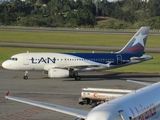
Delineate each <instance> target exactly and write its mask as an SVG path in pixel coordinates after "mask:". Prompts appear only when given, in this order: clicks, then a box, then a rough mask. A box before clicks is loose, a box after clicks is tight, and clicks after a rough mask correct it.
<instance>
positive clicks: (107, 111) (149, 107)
mask: <svg viewBox="0 0 160 120" xmlns="http://www.w3.org/2000/svg"><path fill="white" fill-rule="evenodd" d="M159 93H160V82H158V83H155V84H152V85H150V86H147V87H144V88H141V89H139V90H136V91H134V92H131V93H129V94H126V95H124V96H122V97H119V98H116V99H113V100H110V101H108V102H105V103H104V104H100V105H99V106H97V107H95V108H93V109H92V110H91V111H90V112H88V111H84V110H79V109H74V108H69V107H64V106H60V105H56V104H51V103H45V102H40V101H35V100H28V99H25V98H19V97H14V96H9V95H8V94H9V93H7V94H6V96H5V98H6V99H9V100H13V101H17V102H22V103H25V104H30V105H34V106H38V107H42V108H46V109H49V110H53V111H57V112H61V113H64V114H68V115H72V116H75V117H77V119H76V120H159V119H160V95H159Z"/></svg>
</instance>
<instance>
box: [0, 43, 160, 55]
mask: <svg viewBox="0 0 160 120" xmlns="http://www.w3.org/2000/svg"><path fill="white" fill-rule="evenodd" d="M0 46H1V47H25V48H27V47H28V48H47V49H74V50H91V51H99V50H100V51H111V52H112V51H119V50H121V49H122V48H123V46H87V45H63V44H39V43H15V42H14V43H13V42H0ZM145 52H150V53H160V48H153V47H146V48H145Z"/></svg>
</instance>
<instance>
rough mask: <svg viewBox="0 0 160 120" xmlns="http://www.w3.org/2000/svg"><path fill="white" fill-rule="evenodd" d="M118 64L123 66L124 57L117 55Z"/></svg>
mask: <svg viewBox="0 0 160 120" xmlns="http://www.w3.org/2000/svg"><path fill="white" fill-rule="evenodd" d="M117 64H122V55H117Z"/></svg>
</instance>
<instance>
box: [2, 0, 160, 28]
mask: <svg viewBox="0 0 160 120" xmlns="http://www.w3.org/2000/svg"><path fill="white" fill-rule="evenodd" d="M98 16H103V17H108V18H114V19H117V20H120V21H123V23H121V24H119V25H118V26H116V27H117V28H128V27H129V26H131V25H132V26H134V27H139V26H141V25H149V26H151V27H152V28H155V29H159V28H160V17H159V16H160V0H150V1H147V0H118V1H115V2H109V1H107V0H25V1H22V0H13V1H10V2H6V1H5V2H3V3H2V4H0V25H16V26H42V27H104V28H115V21H114V20H111V21H109V22H108V23H106V25H103V26H98V24H97V23H98V21H99V20H100V19H98V18H99V17H98Z"/></svg>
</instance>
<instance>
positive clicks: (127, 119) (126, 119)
mask: <svg viewBox="0 0 160 120" xmlns="http://www.w3.org/2000/svg"><path fill="white" fill-rule="evenodd" d="M119 116H120V118H121V119H122V120H132V117H129V116H128V115H127V114H126V113H125V112H124V111H123V110H120V111H119Z"/></svg>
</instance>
